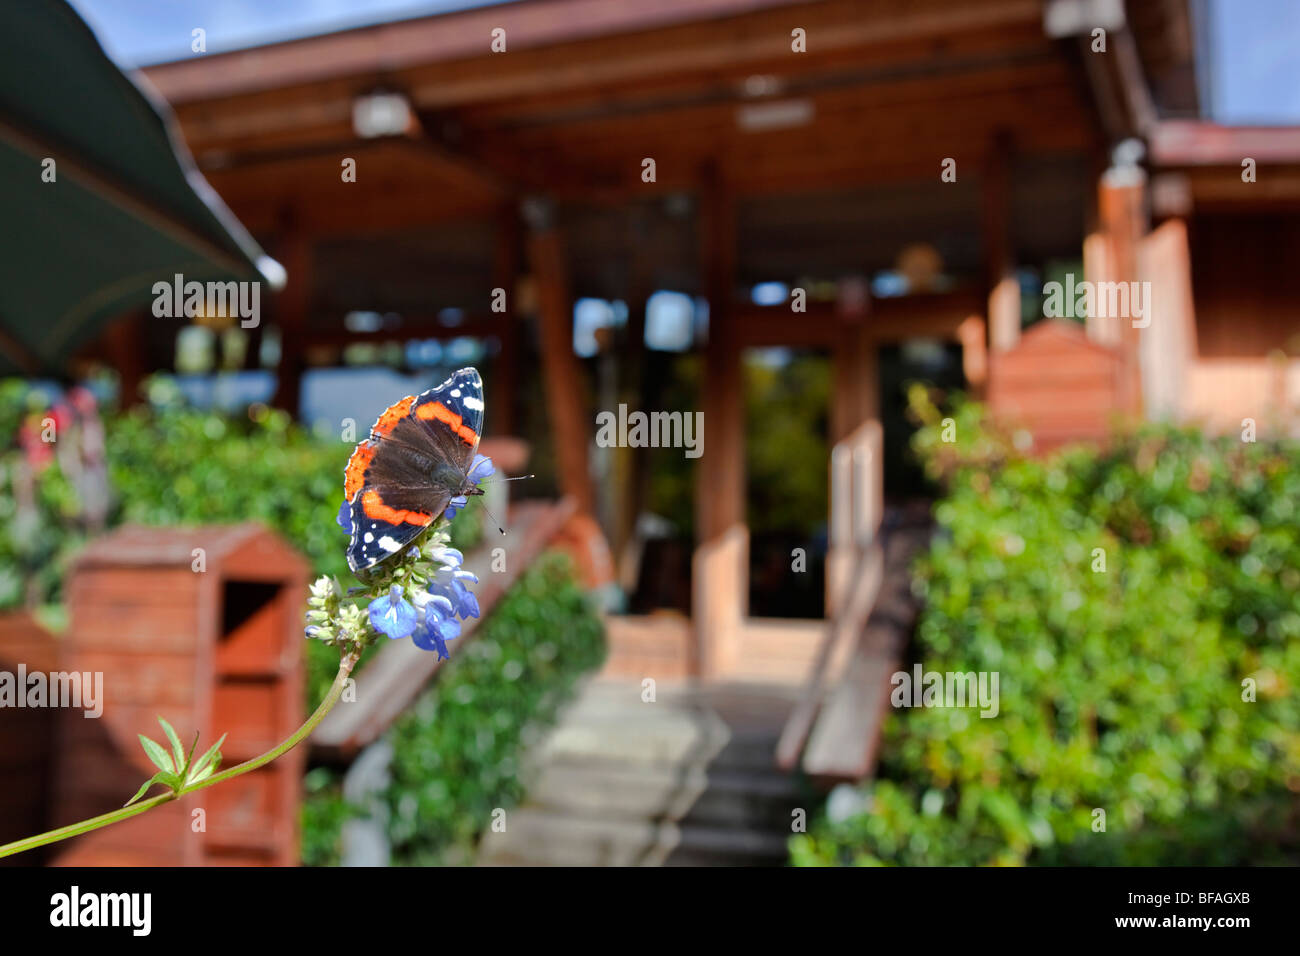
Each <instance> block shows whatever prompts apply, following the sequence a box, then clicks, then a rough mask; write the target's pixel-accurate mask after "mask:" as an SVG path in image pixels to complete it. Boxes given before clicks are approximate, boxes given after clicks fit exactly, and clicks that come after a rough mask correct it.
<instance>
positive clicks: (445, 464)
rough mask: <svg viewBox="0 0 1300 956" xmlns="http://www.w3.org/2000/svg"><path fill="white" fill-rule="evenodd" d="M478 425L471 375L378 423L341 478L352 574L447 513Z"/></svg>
mask: <svg viewBox="0 0 1300 956" xmlns="http://www.w3.org/2000/svg"><path fill="white" fill-rule="evenodd" d="M482 426H483V383H482V381H481V379H480V378H479V374H478V371H477V370H475V369H472V368H464V369H461V370H460V371H458V372H456V374H454V375H453V376H452V377H451V378H449V379H447V381H445V382H443V383H442V384H441V385H439V386H438V387H437V388H432V389H429V391H427V392H424V393H422V394H420V395H418V396H410V395H408V396H407V397H406V398H403V399H402V400H401V401H400V402H396V403H395V404H393V405H390V406H389V407H388V408H387V409H386V410H385V411H384V413H383V414H382V415H380V416H379V419H378V420H377V421H376V422H375V424H374V427H373V428H371V430H370V437H369V438H368V439H367V440H366V441H363V442H362V443H361V444H359V445H357V447H356V450H355V451H354V452H353V453H352V457H351V458H350V459H349V460H348V466H347V469H346V471H345V472H344V495H345V496H346V497H347V500H348V502H349V504H350V508H351V517H352V540H351V542H350V543H349V545H348V566H349V567H351V568H352V570H353V571H354V572H355V571H360V570H363V569H365V568H369V567H372V566H373V565H375V564H378V563H379V562H380V561H383V560H384V559H385V558H387V557H389V556H391V555H393V554H396V553H397V552H399V551H401V550H403V549H404V548H405V547H406V546H407V545H408V544H409V543H410V542H411V541H413V540H414V539H415V538H416V537H417V536H418V535H419V534H420V532H422V531H423V530H424V529H425V528H427V527H429V525H431V524H433V522H434V521H435V520H437V518H438V516H439V515H441V514H442V513H443V512H444V511H445V510H446V508H447V505H448V503H449V502H450V501H451V498H452V496H453V495H454V494H457V493H458V492H459V491H460V488H461V487H462V485H463V483H464V479H465V475H466V474H467V473H468V471H469V469H470V466H471V465H472V464H473V461H474V455H475V453H476V452H477V451H478V443H479V432H480V430H481V429H482Z"/></svg>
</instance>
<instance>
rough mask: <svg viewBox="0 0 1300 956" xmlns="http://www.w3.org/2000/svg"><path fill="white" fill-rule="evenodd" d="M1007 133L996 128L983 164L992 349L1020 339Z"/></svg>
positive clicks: (1000, 349) (1011, 345)
mask: <svg viewBox="0 0 1300 956" xmlns="http://www.w3.org/2000/svg"><path fill="white" fill-rule="evenodd" d="M1011 150H1012V143H1011V137H1010V134H1009V133H1007V132H1006V131H1001V132H999V133H998V134H997V135H996V136H995V137H994V139H993V142H992V144H991V145H990V148H989V153H988V156H987V158H986V159H985V164H984V256H985V276H986V285H987V289H988V303H989V344H990V346H991V347H992V350H993V351H994V352H995V353H996V352H1006V351H1009V350H1010V349H1013V348H1015V346H1016V343H1017V342H1018V341H1020V283H1019V282H1018V281H1017V279H1016V274H1015V244H1014V242H1013V238H1012V235H1011Z"/></svg>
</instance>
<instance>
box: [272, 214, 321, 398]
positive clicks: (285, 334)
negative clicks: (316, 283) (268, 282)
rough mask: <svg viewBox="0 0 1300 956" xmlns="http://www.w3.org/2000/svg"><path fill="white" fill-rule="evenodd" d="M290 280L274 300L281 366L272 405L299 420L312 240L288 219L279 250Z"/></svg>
mask: <svg viewBox="0 0 1300 956" xmlns="http://www.w3.org/2000/svg"><path fill="white" fill-rule="evenodd" d="M277 251H278V252H279V258H280V261H281V262H282V263H283V264H284V268H285V272H286V273H287V278H286V281H285V285H284V288H283V289H282V290H280V294H279V295H278V296H277V297H276V300H275V320H276V325H278V326H279V329H280V365H279V368H278V370H277V372H276V386H275V398H274V399H273V400H272V404H273V405H275V406H276V407H277V408H283V409H284V410H285V411H287V412H289V413H290V414H292V415H294V416H297V414H298V407H299V403H300V402H301V400H302V373H303V368H304V365H305V359H304V355H303V352H304V350H305V348H306V337H307V318H308V314H309V313H310V311H311V287H312V256H311V240H310V238H309V237H308V236H306V235H305V234H304V233H303V232H302V231H301V230H300V229H299V228H298V226H297V224H296V222H294V221H293V219H292V218H287V219H286V222H285V228H284V232H283V233H282V237H281V241H280V243H279V247H278V249H277Z"/></svg>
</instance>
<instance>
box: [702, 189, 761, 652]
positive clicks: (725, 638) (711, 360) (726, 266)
mask: <svg viewBox="0 0 1300 956" xmlns="http://www.w3.org/2000/svg"><path fill="white" fill-rule="evenodd" d="M701 238H702V240H703V247H702V249H701V254H702V260H703V272H704V285H705V292H706V294H707V296H708V300H709V342H708V346H707V347H706V349H705V353H704V384H703V395H702V396H701V398H702V400H703V411H704V454H703V456H702V457H701V458H700V459H699V462H698V464H697V466H696V470H695V476H696V481H695V513H696V522H695V523H696V542H697V543H696V549H695V559H694V568H693V594H692V598H693V600H692V605H693V616H694V618H695V640H696V654H697V660H698V666H699V670H700V673H701V674H702V675H703V676H705V677H718V676H721V675H723V674H725V673H727V671H728V670H730V669H732V668H733V667H734V665H735V664H736V662H737V660H738V658H739V655H740V641H741V636H742V635H741V627H742V625H743V622H744V618H745V615H746V613H747V611H748V605H749V529H748V527H747V526H746V523H745V417H744V416H745V405H744V378H743V375H742V369H741V354H740V342H739V337H738V335H737V334H736V332H737V330H736V328H735V316H734V310H733V302H732V298H733V296H734V294H735V269H736V263H735V255H736V234H735V199H734V197H733V196H732V194H731V192H730V190H729V189H728V186H727V183H726V182H725V181H724V180H723V179H722V177H721V176H720V175H719V174H718V171H717V170H716V169H709V170H708V171H706V174H705V177H704V183H703V189H702V208H701Z"/></svg>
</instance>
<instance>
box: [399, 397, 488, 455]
mask: <svg viewBox="0 0 1300 956" xmlns="http://www.w3.org/2000/svg"><path fill="white" fill-rule="evenodd" d="M415 417H416V418H423V419H424V420H425V421H430V420H433V421H438V422H444V423H446V425H447V427H448V428H450V429H451V430H452V431H453V432H455V433H456V436H457V437H458V438H460V440H461V441H463V442H464V443H465V444H466V445H472V444H474V442H476V441H478V432H476V431H474V429H472V428H470V427H469V426H468V425H466V424H465V419H463V418H461V417H460V416H459V415H457V414H456V413H455V412H453V411H452V410H451V409H450V408H448V407H447V406H446V405H444V404H442V402H429V403H428V404H427V405H421V406H420V407H419V408H417V409H416V410H415Z"/></svg>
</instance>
